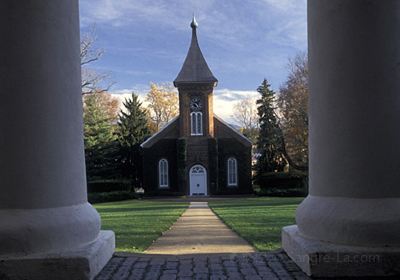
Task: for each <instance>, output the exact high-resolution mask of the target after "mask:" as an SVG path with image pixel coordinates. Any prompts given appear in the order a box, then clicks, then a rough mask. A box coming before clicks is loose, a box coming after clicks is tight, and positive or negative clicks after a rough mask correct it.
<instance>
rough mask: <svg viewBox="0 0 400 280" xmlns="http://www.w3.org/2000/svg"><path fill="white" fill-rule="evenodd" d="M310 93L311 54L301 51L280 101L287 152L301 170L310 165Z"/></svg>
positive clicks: (292, 65) (291, 161)
mask: <svg viewBox="0 0 400 280" xmlns="http://www.w3.org/2000/svg"><path fill="white" fill-rule="evenodd" d="M308 93H309V89H308V62H307V55H306V54H305V53H301V54H298V55H296V56H295V57H294V58H293V59H290V60H289V75H288V78H287V80H286V82H285V83H284V84H283V85H282V86H281V88H280V94H279V96H278V100H277V104H278V107H279V115H280V126H281V129H282V133H283V140H284V143H285V144H284V147H283V150H284V154H285V157H286V159H287V160H288V162H289V165H291V166H292V167H294V168H295V169H299V170H307V166H308Z"/></svg>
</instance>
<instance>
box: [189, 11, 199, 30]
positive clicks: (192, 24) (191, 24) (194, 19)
mask: <svg viewBox="0 0 400 280" xmlns="http://www.w3.org/2000/svg"><path fill="white" fill-rule="evenodd" d="M198 26H199V24H198V23H197V21H196V18H195V16H194V13H193V19H192V22H191V23H190V27H191V28H197V27H198Z"/></svg>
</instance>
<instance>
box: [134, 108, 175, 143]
mask: <svg viewBox="0 0 400 280" xmlns="http://www.w3.org/2000/svg"><path fill="white" fill-rule="evenodd" d="M178 118H179V115H178V116H176V117H173V118H172V119H171V120H170V121H169V122H168V123H167V124H166V125H164V127H163V128H161V129H160V130H159V131H158V132H156V133H154V134H153V135H152V136H151V137H150V138H148V139H147V140H146V141H144V142H143V143H142V144H140V147H142V148H143V147H144V146H145V145H146V143H147V142H150V141H151V140H152V139H154V138H155V137H157V135H159V134H160V133H161V132H163V131H164V130H165V129H167V127H168V126H170V125H171V124H172V123H173V122H175V121H176V120H177V119H178Z"/></svg>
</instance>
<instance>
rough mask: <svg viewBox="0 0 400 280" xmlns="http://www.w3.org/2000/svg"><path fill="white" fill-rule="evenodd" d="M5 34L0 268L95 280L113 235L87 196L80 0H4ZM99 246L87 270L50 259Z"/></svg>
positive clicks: (0, 48)
mask: <svg viewBox="0 0 400 280" xmlns="http://www.w3.org/2000/svg"><path fill="white" fill-rule="evenodd" d="M0 38H2V40H1V45H0V84H1V89H0V91H1V102H0V129H1V133H0V191H1V195H0V260H8V262H7V261H5V262H1V261H0V275H2V273H5V274H6V275H9V277H11V279H14V278H13V277H15V279H18V277H25V274H24V273H27V271H29V273H28V274H27V275H29V277H28V278H29V279H56V278H57V279H86V278H85V277H83V278H80V277H81V276H79V275H80V273H81V274H86V275H87V277H88V279H89V278H91V277H93V276H94V275H93V273H96V271H95V270H97V272H98V270H99V269H100V266H101V265H104V264H105V262H106V261H107V260H108V259H107V258H109V257H110V256H111V254H112V252H111V251H112V249H111V251H110V248H112V247H113V243H114V237H113V233H112V232H106V233H105V232H102V233H101V234H99V233H100V217H99V215H98V213H97V212H96V210H95V209H94V208H93V207H92V206H91V205H90V204H89V203H88V202H87V194H86V177H85V176H86V175H85V158H84V148H83V135H82V99H81V89H80V79H81V77H80V57H79V40H80V39H79V12H78V0H56V1H55V0H43V1H36V0H24V1H14V0H3V1H1V2H0ZM107 244H108V245H107ZM93 246H95V247H96V246H97V247H98V248H101V247H102V246H103V247H104V246H105V247H107V248H108V250H103V251H104V253H101V252H100V253H98V254H99V255H101V257H100V258H103V259H102V260H99V258H97V260H95V265H94V266H93V264H92V263H91V262H93V258H91V257H89V262H88V263H89V264H90V269H88V271H86V272H84V271H75V272H74V273H75V274H68V273H70V271H68V267H63V265H61V264H60V265H58V264H57V265H55V266H56V267H54V264H53V267H52V266H51V265H48V267H49V268H48V270H47V271H46V269H47V268H45V265H43V264H46V262H51V261H53V262H55V263H57V262H62V261H63V255H67V256H69V257H71V256H72V257H77V258H79V257H82V254H83V255H85V254H86V253H87V252H88V251H90V250H92V252H93V250H95V249H94V247H93ZM103 247H102V248H103ZM77 251H79V253H77ZM105 251H107V252H105ZM108 251H110V252H108ZM105 254H106V255H107V254H108V256H106V255H105ZM32 258H34V259H36V260H37V262H36V263H35V262H30V263H29V265H28V264H27V263H24V261H23V260H26V259H32ZM106 259H107V260H106ZM101 262H102V264H100V263H101ZM64 266H65V265H64ZM66 266H68V265H66ZM57 267H59V268H57ZM73 269H75V270H79V269H76V268H73V267H70V268H69V270H73ZM85 269H86V268H85ZM51 273H56V275H57V277H56V278H55V275H54V274H53V275H51ZM38 275H39V276H38ZM72 276H73V278H71V277H72Z"/></svg>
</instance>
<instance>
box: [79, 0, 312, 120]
mask: <svg viewBox="0 0 400 280" xmlns="http://www.w3.org/2000/svg"><path fill="white" fill-rule="evenodd" d="M193 13H194V14H195V16H196V19H197V22H198V24H199V27H198V30H197V34H198V39H199V44H200V48H201V49H202V52H203V55H204V56H205V58H206V61H207V63H208V65H209V67H210V68H211V71H212V72H213V74H214V76H215V77H217V79H218V80H219V83H218V86H217V88H216V89H215V91H214V100H215V108H214V111H215V112H216V114H218V115H220V116H221V117H224V118H228V119H231V115H232V105H233V104H234V103H235V102H237V101H238V100H240V99H243V98H246V97H256V96H257V93H256V92H255V90H256V89H257V87H258V86H259V85H260V84H261V82H262V80H263V79H264V78H266V79H267V80H268V81H269V82H270V84H271V86H272V88H273V89H274V90H279V87H280V86H281V85H282V84H283V83H284V81H285V79H286V76H287V73H288V68H287V64H288V59H289V58H291V57H293V56H294V55H296V54H297V53H300V52H305V51H306V49H307V24H306V17H307V15H306V0H80V16H81V17H80V20H81V33H82V34H86V33H89V32H91V31H92V30H95V34H96V47H97V48H100V49H103V50H104V55H103V57H102V58H101V59H100V60H99V61H97V62H95V63H93V64H91V65H90V67H91V68H93V69H95V70H97V71H99V72H102V73H108V74H109V75H110V77H111V80H112V81H113V82H114V83H115V84H114V86H113V87H112V89H111V91H112V92H113V94H114V95H116V96H119V97H120V98H124V97H125V96H127V94H128V93H129V92H131V91H135V92H136V93H137V94H139V95H141V96H143V95H144V94H145V93H146V92H147V91H148V89H149V83H150V82H156V83H166V82H172V81H173V80H174V79H175V78H176V76H177V74H178V72H179V70H180V69H181V66H182V64H183V61H184V59H185V57H186V54H187V51H188V48H189V44H190V39H191V28H190V26H189V25H190V22H191V19H192V16H193Z"/></svg>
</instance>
